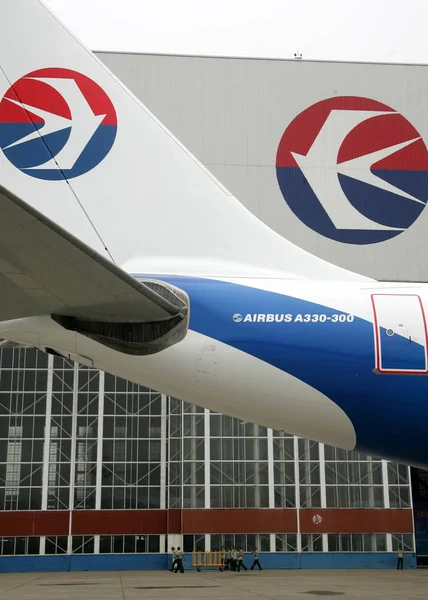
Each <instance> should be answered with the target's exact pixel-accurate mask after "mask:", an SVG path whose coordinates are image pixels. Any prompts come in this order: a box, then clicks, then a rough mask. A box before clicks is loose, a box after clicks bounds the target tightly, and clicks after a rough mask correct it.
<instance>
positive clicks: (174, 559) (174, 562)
mask: <svg viewBox="0 0 428 600" xmlns="http://www.w3.org/2000/svg"><path fill="white" fill-rule="evenodd" d="M171 554H172V564H171V568H170V571H171V572H172V571H173V570H174V567H175V565H176V563H177V550H176V549H175V548H174V546H172V547H171Z"/></svg>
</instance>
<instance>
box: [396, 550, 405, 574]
mask: <svg viewBox="0 0 428 600" xmlns="http://www.w3.org/2000/svg"><path fill="white" fill-rule="evenodd" d="M403 563H404V550H403V546H398V550H397V569H403Z"/></svg>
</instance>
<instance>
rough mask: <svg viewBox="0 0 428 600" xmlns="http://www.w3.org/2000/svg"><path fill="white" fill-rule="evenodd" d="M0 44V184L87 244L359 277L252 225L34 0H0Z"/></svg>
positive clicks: (244, 266) (250, 268)
mask: <svg viewBox="0 0 428 600" xmlns="http://www.w3.org/2000/svg"><path fill="white" fill-rule="evenodd" d="M24 40H25V44H24V43H23V41H24ZM0 50H1V51H0V98H2V99H1V101H0V148H1V152H0V174H1V177H0V179H1V183H2V185H4V186H5V187H6V188H8V189H9V190H11V191H12V192H13V193H14V194H16V195H17V196H18V197H20V198H22V199H23V200H24V201H25V202H27V203H28V204H30V205H31V206H33V207H34V208H35V209H37V210H38V211H39V212H41V213H42V214H44V215H46V216H47V217H49V219H51V220H52V221H54V222H55V223H57V224H58V225H60V226H61V227H63V228H64V229H66V230H67V231H69V232H70V233H71V234H73V235H74V236H76V237H77V238H79V239H80V240H81V241H82V242H84V243H85V244H87V245H88V246H90V247H91V248H93V249H94V250H95V251H97V252H99V253H100V254H102V255H103V256H105V257H108V258H110V260H112V261H113V262H115V263H116V264H118V265H123V264H124V263H127V262H129V261H130V260H131V259H136V258H137V257H141V259H138V260H141V261H143V263H142V266H141V269H144V265H145V264H146V265H147V266H149V262H150V259H153V257H157V258H158V259H159V260H160V263H159V264H163V265H164V269H163V272H165V271H166V272H168V271H169V272H170V273H173V272H175V269H178V268H179V266H178V265H179V264H185V263H186V261H187V264H188V265H192V264H193V265H194V264H199V265H200V270H202V271H203V270H204V269H208V270H210V271H211V273H206V274H216V275H223V276H227V275H229V276H239V275H240V274H241V275H242V274H244V275H248V276H263V275H268V274H269V273H271V274H273V273H275V274H276V275H277V276H278V274H280V275H281V274H282V276H284V277H295V278H309V279H344V280H345V279H365V278H364V277H362V276H359V275H356V274H354V273H350V272H348V271H346V270H344V269H341V268H339V267H337V266H334V265H331V264H329V263H327V262H325V261H323V260H321V259H319V258H317V257H314V256H312V255H311V254H309V253H307V252H305V251H303V250H301V249H300V248H298V247H296V246H294V245H293V244H291V243H290V242H288V241H286V240H285V239H283V238H282V237H281V236H279V235H278V234H276V233H274V232H273V231H272V230H271V229H270V228H269V227H267V226H266V225H264V224H263V223H262V222H261V221H259V220H258V219H257V218H256V217H255V216H254V215H252V214H251V213H250V212H249V211H248V210H247V209H245V208H244V206H243V205H242V204H241V203H240V202H239V201H238V200H237V199H236V198H234V197H233V196H232V195H231V194H230V193H229V192H228V191H227V190H226V189H225V188H224V187H223V186H222V185H221V184H220V183H219V182H218V181H217V180H216V179H215V178H214V177H213V176H212V175H211V174H210V173H209V172H208V171H207V169H205V168H204V167H203V166H202V165H201V164H200V163H199V162H198V160H197V159H196V158H195V157H194V156H192V155H191V154H190V153H189V152H188V150H187V149H186V148H185V147H184V146H183V145H182V144H181V143H180V142H179V141H178V140H177V139H176V138H175V137H174V136H173V135H172V134H171V133H170V132H169V131H168V130H167V129H166V128H165V127H164V126H163V125H162V124H161V123H160V122H159V121H158V120H157V119H156V118H155V117H154V115H153V114H151V113H150V112H149V111H148V110H147V108H146V107H144V106H143V105H142V104H141V103H140V102H139V101H138V100H137V99H136V98H135V97H134V96H133V95H132V94H131V93H130V92H129V91H128V90H127V89H126V88H125V87H124V86H123V85H122V84H121V83H120V81H118V79H117V78H116V77H115V76H114V75H113V74H112V73H111V72H110V71H109V70H108V69H107V68H106V67H105V66H104V65H103V64H102V63H101V62H100V61H99V60H98V59H97V58H96V57H95V56H94V55H93V54H92V53H91V52H90V51H89V50H87V49H86V48H85V47H84V46H83V45H82V44H81V43H80V42H79V41H78V40H77V39H76V38H75V37H74V36H73V34H72V33H70V32H69V31H68V30H67V29H66V28H65V27H64V26H63V25H62V24H61V23H60V22H59V21H58V20H57V19H56V17H55V16H54V15H52V14H51V13H50V12H49V10H48V9H47V8H46V7H45V6H44V5H43V4H42V3H41V2H39V0H14V1H13V2H6V1H3V2H1V4H0ZM144 261H146V262H144ZM162 261H163V262H162ZM226 265H228V267H227V266H226ZM146 272H148V271H147V269H146ZM151 272H156V271H153V270H152V271H151ZM158 272H159V271H158Z"/></svg>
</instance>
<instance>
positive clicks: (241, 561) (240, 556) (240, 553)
mask: <svg viewBox="0 0 428 600" xmlns="http://www.w3.org/2000/svg"><path fill="white" fill-rule="evenodd" d="M241 568H242V569H244V571H248V569H247V567H246V566H245V565H244V551H243V550H242V548H239V550H238V573H240V572H241Z"/></svg>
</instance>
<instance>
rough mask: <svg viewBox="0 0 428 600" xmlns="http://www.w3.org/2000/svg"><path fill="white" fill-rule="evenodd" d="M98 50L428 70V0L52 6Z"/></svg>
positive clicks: (138, 0)
mask: <svg viewBox="0 0 428 600" xmlns="http://www.w3.org/2000/svg"><path fill="white" fill-rule="evenodd" d="M45 2H46V4H48V6H49V7H50V8H51V9H52V10H53V11H54V12H55V13H56V14H57V15H58V16H59V17H60V18H61V20H62V21H64V22H65V23H66V25H67V26H68V27H69V28H70V29H72V30H73V31H74V33H76V34H77V36H78V37H79V38H80V39H81V40H82V41H83V42H84V43H85V44H86V45H88V46H89V47H90V48H91V49H93V50H124V51H135V52H160V53H173V54H175V53H177V54H203V55H220V56H263V57H275V58H292V57H293V55H294V53H295V52H297V50H299V52H301V53H302V55H303V59H305V58H306V59H318V58H321V59H328V60H363V61H387V62H422V63H428V35H427V32H428V0H405V1H403V0H400V1H398V0H295V1H293V0H212V1H210V2H209V1H207V0H45Z"/></svg>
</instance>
